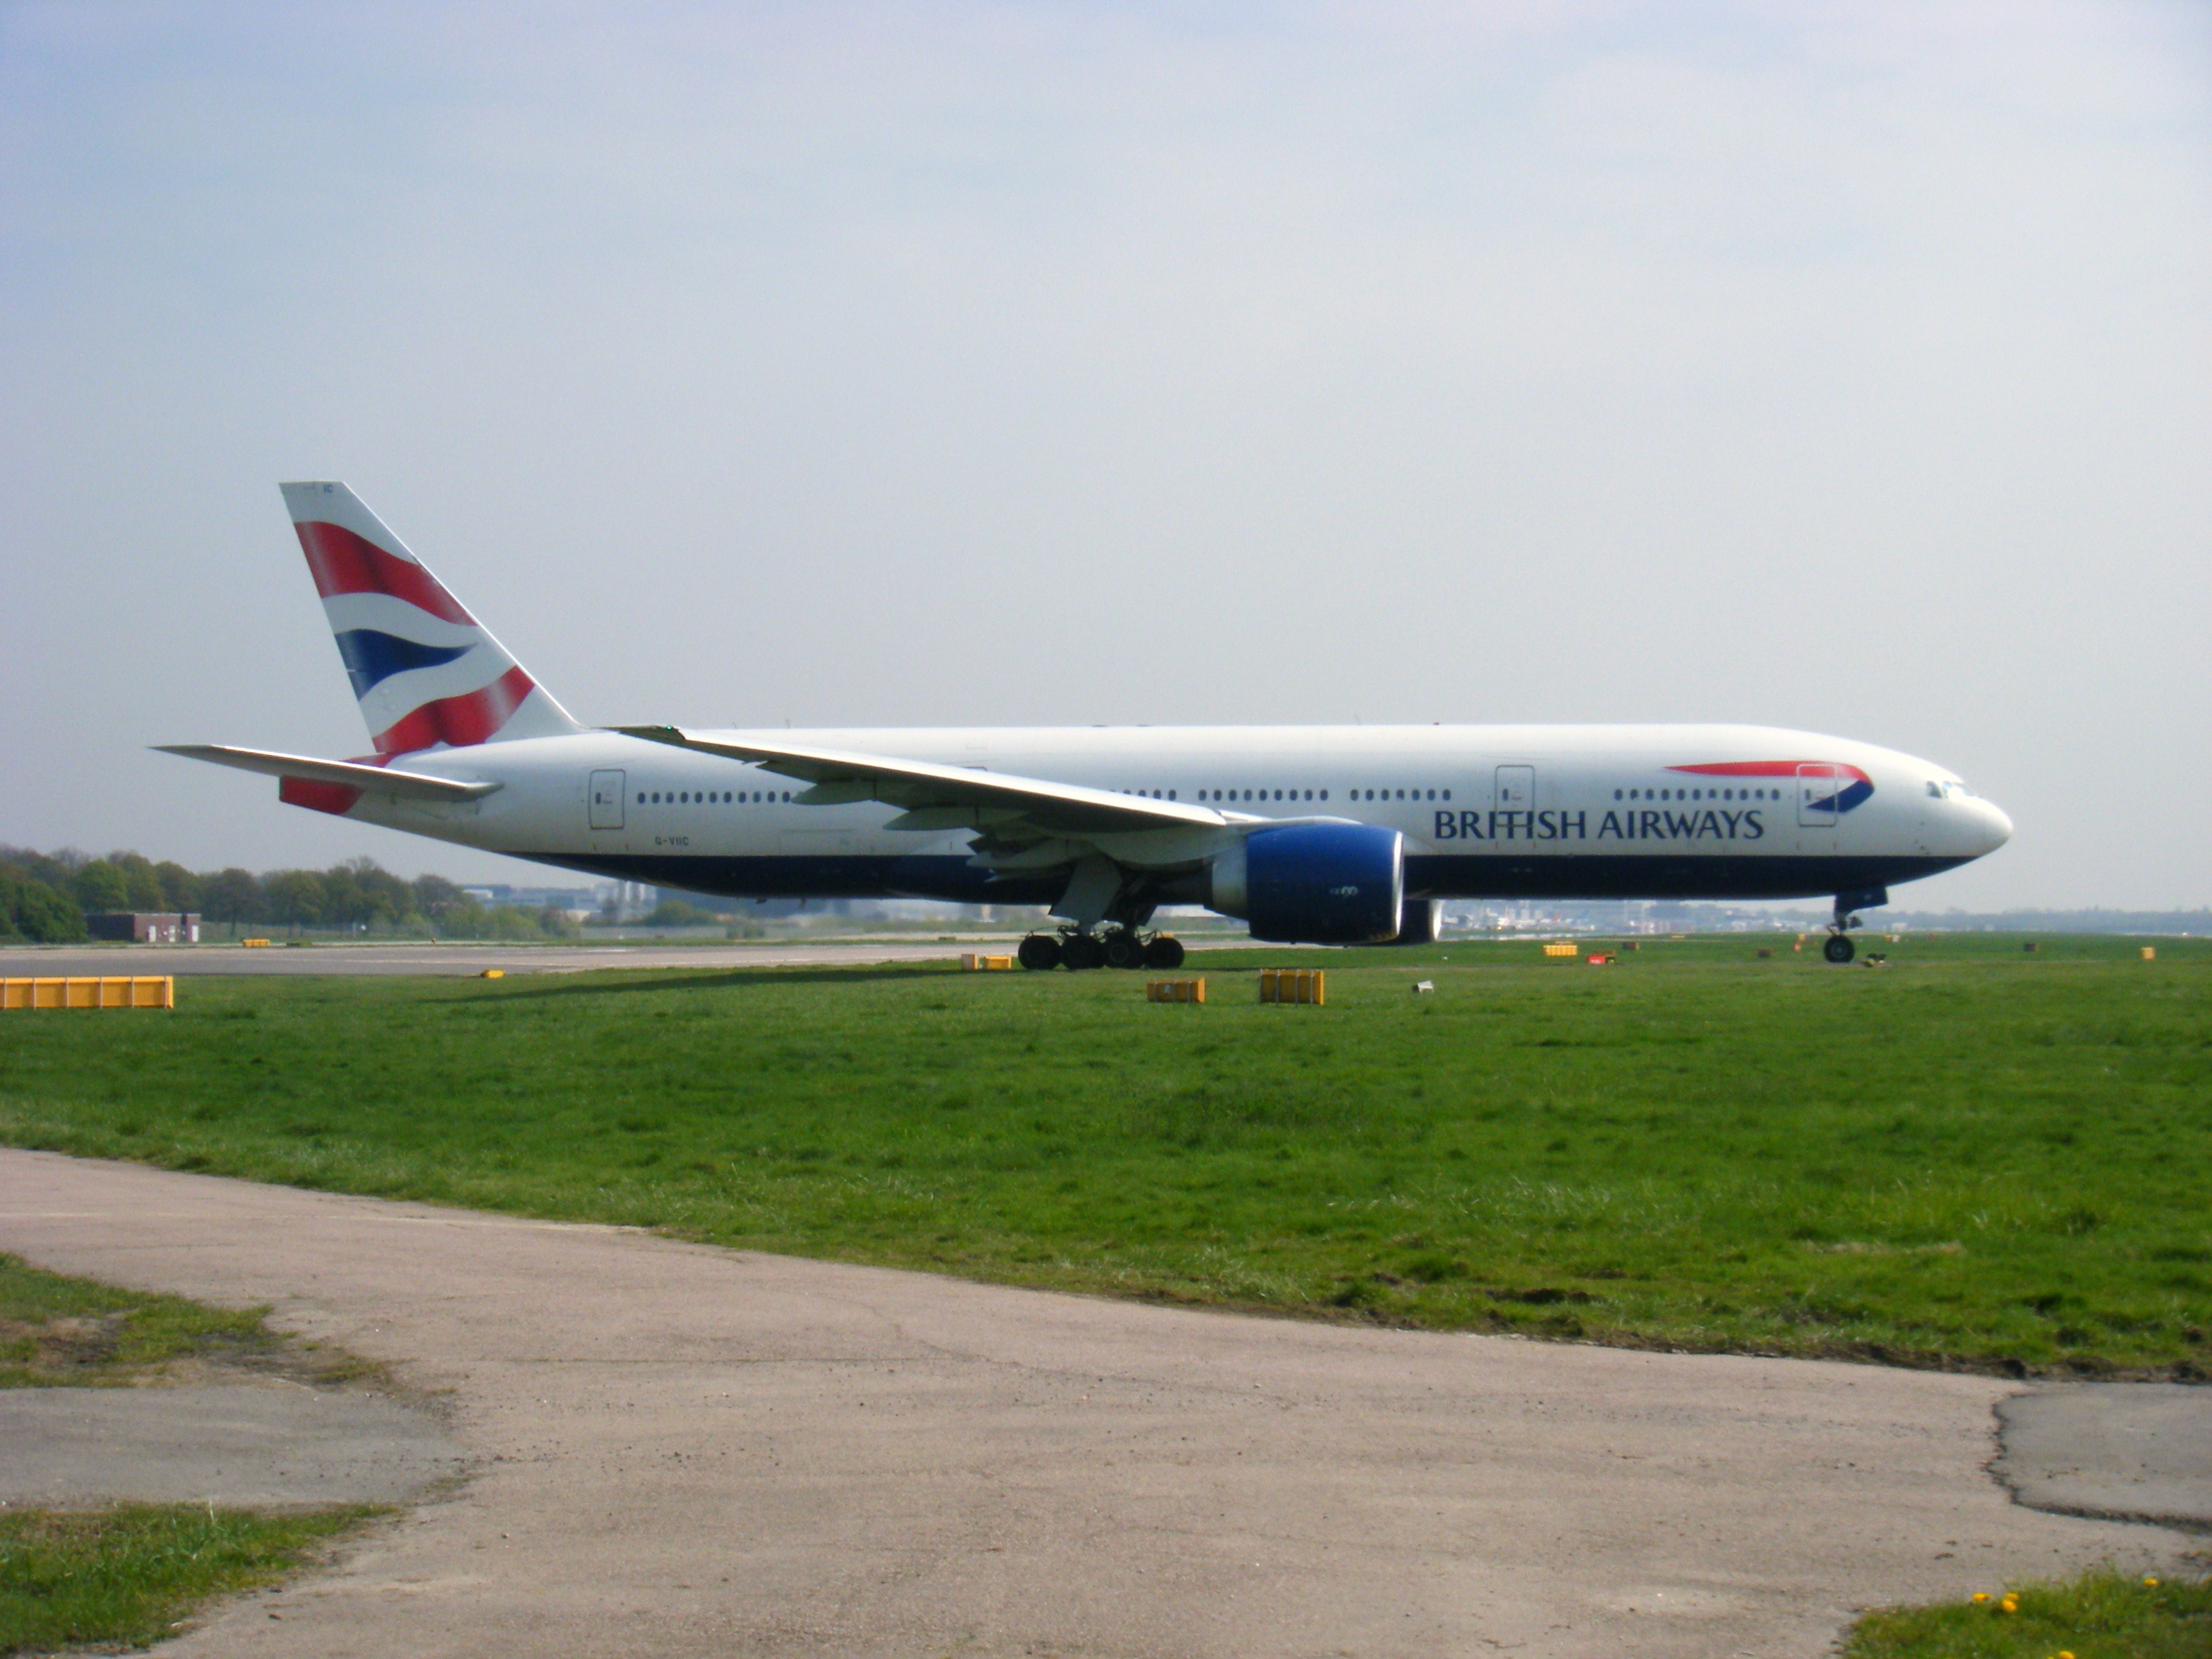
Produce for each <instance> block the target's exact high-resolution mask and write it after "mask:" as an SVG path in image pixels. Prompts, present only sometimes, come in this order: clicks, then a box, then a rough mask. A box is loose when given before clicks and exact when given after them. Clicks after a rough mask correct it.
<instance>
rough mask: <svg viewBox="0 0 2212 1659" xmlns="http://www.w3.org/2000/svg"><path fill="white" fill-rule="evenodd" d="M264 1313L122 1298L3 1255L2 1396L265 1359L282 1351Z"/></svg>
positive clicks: (124, 1294) (170, 1299)
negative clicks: (178, 1365) (170, 1368)
mask: <svg viewBox="0 0 2212 1659" xmlns="http://www.w3.org/2000/svg"><path fill="white" fill-rule="evenodd" d="M263 1311H264V1310H250V1311H246V1312H234V1311H231V1310H225V1309H222V1308H208V1307H203V1306H201V1305H200V1304H198V1303H197V1302H187V1301H185V1299H184V1298H183V1297H174V1296H153V1295H149V1294H146V1293H144V1292H143V1291H119V1290H117V1289H115V1288H114V1287H113V1286H112V1285H95V1284H94V1283H93V1282H92V1281H91V1280H90V1279H69V1278H65V1277H64V1276H63V1275H62V1274H60V1273H46V1272H43V1271H41V1270H40V1269H39V1268H36V1267H29V1266H27V1265H26V1264H25V1263H23V1262H21V1261H18V1260H16V1258H15V1257H14V1256H12V1255H0V1389H22V1388H37V1387H41V1386H50V1385H56V1386H58V1385H65V1386H68V1387H71V1388H86V1387H98V1386H108V1385H114V1384H119V1383H137V1382H140V1381H143V1379H145V1378H146V1377H147V1376H149V1375H152V1374H155V1373H158V1372H159V1371H160V1370H162V1368H164V1367H165V1366H167V1365H169V1364H172V1363H173V1362H174V1361H176V1360H179V1359H184V1358H233V1357H235V1356H238V1355H240V1354H241V1353H248V1352H251V1353H256V1354H258V1353H260V1352H264V1351H268V1350H270V1349H273V1348H274V1347H275V1346H276V1337H275V1336H274V1335H273V1334H270V1332H269V1331H268V1330H267V1329H266V1328H264V1326H263V1324H262V1322H261V1321H262V1313H263Z"/></svg>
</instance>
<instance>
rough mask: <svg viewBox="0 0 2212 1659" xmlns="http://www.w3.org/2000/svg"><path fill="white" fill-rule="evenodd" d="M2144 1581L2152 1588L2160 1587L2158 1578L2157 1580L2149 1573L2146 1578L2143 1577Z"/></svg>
mask: <svg viewBox="0 0 2212 1659" xmlns="http://www.w3.org/2000/svg"><path fill="white" fill-rule="evenodd" d="M2143 1583H2144V1585H2145V1586H2146V1587H2147V1588H2148V1589H2157V1588H2158V1580H2157V1579H2155V1578H2153V1577H2148V1575H2146V1576H2145V1577H2144V1579H2143Z"/></svg>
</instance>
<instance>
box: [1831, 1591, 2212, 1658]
mask: <svg viewBox="0 0 2212 1659" xmlns="http://www.w3.org/2000/svg"><path fill="white" fill-rule="evenodd" d="M1988 1594H1989V1596H1990V1599H1989V1600H1988V1601H1983V1602H1978V1603H1977V1602H1972V1601H1961V1602H1956V1603H1954V1604H1951V1605H1948V1606H1943V1607H1906V1608H1893V1609H1890V1610H1887V1611H1885V1612H1881V1613H1869V1614H1868V1615H1867V1616H1866V1617H1865V1618H1864V1619H1862V1620H1859V1622H1858V1624H1857V1626H1855V1627H1854V1628H1853V1629H1852V1632H1851V1634H1850V1639H1849V1640H1848V1641H1847V1642H1846V1643H1845V1644H1844V1650H1843V1656H1842V1659H2052V1656H2054V1655H2057V1654H2062V1653H2063V1654H2071V1655H2073V1656H2074V1659H2204V1656H2205V1655H2207V1654H2212V1582H2208V1581H2205V1580H2203V1579H2199V1580H2196V1581H2193V1582H2192V1581H2188V1580H2176V1579H2167V1580H2165V1581H2163V1582H2160V1581H2157V1580H2152V1579H2143V1578H2131V1577H2125V1576H2124V1575H2122V1574H2119V1573H2115V1572H2095V1573H2091V1574H2089V1575H2087V1577H2081V1578H2076V1579H2073V1580H2070V1581H2069V1582H2067V1583H2058V1584H2028V1585H2024V1586H2016V1587H2015V1594H2016V1595H2017V1606H2016V1607H2015V1611H2013V1612H2010V1613H2008V1612H2006V1611H2005V1610H2004V1607H2003V1603H2002V1599H2001V1598H2002V1594H2003V1592H2002V1590H1991V1591H1990V1592H1988Z"/></svg>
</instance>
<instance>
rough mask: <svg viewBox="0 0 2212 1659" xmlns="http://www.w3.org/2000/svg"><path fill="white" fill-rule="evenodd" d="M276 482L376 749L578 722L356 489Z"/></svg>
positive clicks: (548, 729)
mask: <svg viewBox="0 0 2212 1659" xmlns="http://www.w3.org/2000/svg"><path fill="white" fill-rule="evenodd" d="M280 487H281V488H282V489H283V492H284V505H285V506H286V507H289V509H290V510H291V513H292V528H293V529H294V530H295V531H296V532H299V537H300V547H301V550H302V551H303V552H305V553H306V554H307V570H308V573H309V574H311V575H313V577H314V579H315V591H316V592H318V593H319V594H321V595H322V596H323V613H324V615H325V616H326V617H329V618H330V623H331V635H333V636H334V637H335V638H336V639H337V647H338V655H339V657H340V658H341V659H343V661H344V663H345V669H346V675H347V677H348V678H349V679H350V680H351V681H352V682H353V694H354V696H356V698H357V699H358V700H359V701H360V703H361V714H362V719H363V720H366V721H367V722H368V737H369V743H370V744H371V745H372V746H373V747H374V749H375V750H376V752H377V753H378V754H380V755H412V754H417V753H420V752H421V751H422V750H427V749H467V748H471V747H473V746H474V745H476V744H480V743H492V742H495V741H497V740H499V739H501V738H510V739H511V738H550V737H559V736H562V735H564V734H568V733H574V732H580V731H582V730H583V728H582V727H581V726H579V725H577V724H576V722H575V721H574V720H571V719H570V718H569V716H568V710H567V709H565V708H562V707H561V705H560V704H559V703H557V702H555V701H554V700H553V697H552V695H551V694H550V692H548V691H547V690H545V689H544V687H543V686H541V685H539V684H538V683H537V682H536V681H534V680H532V678H530V675H529V673H528V672H527V671H526V670H525V669H524V668H523V666H522V665H521V664H520V663H519V662H517V661H515V659H514V658H513V656H512V655H511V654H509V653H508V651H507V647H505V646H503V645H501V643H500V642H499V641H497V640H495V639H494V638H493V637H492V635H491V632H490V630H489V629H486V628H485V627H484V626H483V624H482V623H479V622H477V619H476V618H475V617H471V615H470V614H469V613H468V611H465V609H463V608H462V605H461V603H460V601H459V600H458V599H455V598H454V597H453V595H452V594H451V593H449V592H447V591H446V587H445V585H444V584H443V583H442V582H441V581H440V580H438V579H437V578H436V577H435V576H434V575H432V574H430V572H429V570H428V568H427V567H426V566H425V565H424V564H423V563H422V561H421V560H420V559H418V558H416V556H414V555H413V554H412V553H410V552H409V551H408V550H407V544H406V543H404V542H403V541H401V540H400V539H399V538H398V537H397V536H395V535H393V534H392V532H391V531H390V530H389V529H387V528H386V526H385V523H384V521H383V520H381V519H380V518H378V517H377V516H376V514H375V513H372V512H370V511H369V510H368V507H367V506H366V505H365V504H364V503H363V502H362V499H361V497H360V496H358V495H355V494H354V493H353V491H352V490H350V489H347V488H346V487H345V486H344V485H343V484H342V483H288V484H284V485H282V486H280Z"/></svg>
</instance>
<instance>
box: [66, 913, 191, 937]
mask: <svg viewBox="0 0 2212 1659" xmlns="http://www.w3.org/2000/svg"><path fill="white" fill-rule="evenodd" d="M84 927H85V931H86V932H87V933H90V934H91V935H92V936H93V937H94V939H129V940H130V941H131V943H132V944H133V945H197V944H198V943H199V942H200V918H199V913H198V912H197V911H196V910H186V911H183V912H181V913H180V912H178V911H175V910H99V911H94V913H93V914H92V915H88V916H87V917H85V919H84Z"/></svg>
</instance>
